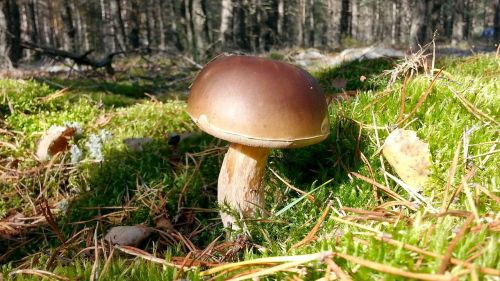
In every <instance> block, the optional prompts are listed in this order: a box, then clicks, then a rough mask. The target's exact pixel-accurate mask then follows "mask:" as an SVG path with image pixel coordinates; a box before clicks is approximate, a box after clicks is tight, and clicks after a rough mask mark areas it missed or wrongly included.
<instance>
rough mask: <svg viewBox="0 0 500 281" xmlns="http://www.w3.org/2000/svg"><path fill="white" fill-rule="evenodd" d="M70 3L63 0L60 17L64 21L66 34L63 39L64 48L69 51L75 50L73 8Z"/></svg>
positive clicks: (67, 0)
mask: <svg viewBox="0 0 500 281" xmlns="http://www.w3.org/2000/svg"><path fill="white" fill-rule="evenodd" d="M71 5H72V3H70V1H69V0H64V1H63V7H62V9H61V18H62V21H63V23H64V33H65V34H66V40H64V49H65V50H68V51H70V52H74V51H76V49H75V48H76V42H75V35H76V30H75V27H74V25H73V12H72V11H74V10H75V9H74V7H73V8H72V7H71Z"/></svg>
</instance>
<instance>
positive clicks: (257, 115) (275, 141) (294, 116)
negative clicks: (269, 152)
mask: <svg viewBox="0 0 500 281" xmlns="http://www.w3.org/2000/svg"><path fill="white" fill-rule="evenodd" d="M187 112H188V114H189V115H190V116H191V118H192V119H193V120H194V122H195V123H196V124H197V125H198V126H199V127H200V128H201V129H202V130H204V131H205V132H207V133H209V134H211V135H213V136H215V137H218V138H221V139H224V140H227V141H229V142H233V143H239V144H243V145H248V146H255V147H269V148H285V147H301V146H307V145H310V144H314V143H317V142H320V141H322V140H324V139H325V138H326V137H327V136H328V134H329V132H330V124H329V121H328V110H327V104H326V100H325V96H324V95H323V93H322V91H321V89H320V88H319V85H318V83H317V82H316V80H315V79H314V78H313V77H312V76H311V75H310V74H309V73H307V72H306V71H305V70H302V69H300V68H298V67H295V66H293V65H291V64H288V63H283V62H278V61H271V60H267V59H263V58H259V57H253V56H224V57H219V58H217V59H216V60H214V61H212V62H210V63H209V64H207V65H206V66H205V67H204V68H203V69H202V70H201V72H200V73H199V74H198V76H197V77H196V79H195V80H194V82H193V84H192V85H191V90H190V94H189V98H188V106H187Z"/></svg>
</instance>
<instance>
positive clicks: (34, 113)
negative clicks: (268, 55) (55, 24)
mask: <svg viewBox="0 0 500 281" xmlns="http://www.w3.org/2000/svg"><path fill="white" fill-rule="evenodd" d="M394 64H395V62H394V61H388V60H383V61H368V62H357V63H351V64H346V65H342V66H340V67H338V68H334V69H326V70H324V71H321V72H317V73H314V75H315V76H316V77H317V78H318V79H319V81H320V84H321V85H322V87H323V88H324V90H325V92H327V93H332V92H336V91H338V89H334V88H332V86H331V85H332V84H331V83H332V80H335V79H338V78H341V79H344V80H346V89H345V90H347V91H351V90H359V93H358V94H357V95H356V96H355V97H351V98H349V99H341V100H334V101H333V102H332V103H331V104H330V106H329V114H330V121H331V132H332V133H331V135H330V136H329V138H328V139H327V140H325V141H324V142H323V143H321V144H318V145H314V146H311V147H308V148H303V149H296V150H275V151H273V152H272V155H271V157H270V159H269V163H268V168H269V171H268V172H267V173H266V176H265V179H264V185H265V187H266V204H267V205H266V206H267V209H268V211H269V212H270V213H271V214H279V215H277V216H270V217H267V218H266V219H265V220H259V219H257V220H249V221H246V222H245V225H246V227H247V232H246V233H247V235H248V236H249V237H250V242H245V241H244V240H243V242H242V240H241V239H238V238H237V237H240V238H241V236H238V235H239V234H240V233H229V232H228V231H227V230H224V229H223V228H222V226H221V224H220V223H219V220H218V213H217V212H216V209H217V206H216V181H217V176H218V170H219V167H220V165H221V163H222V159H223V154H224V150H225V147H226V143H224V142H223V141H220V140H217V139H214V138H212V137H210V136H208V135H206V134H202V133H200V132H198V131H197V129H196V127H195V126H194V124H193V123H192V122H191V121H190V120H189V118H188V116H187V114H186V113H185V102H184V101H183V100H182V98H180V99H178V98H172V96H171V95H168V94H166V95H164V97H165V98H163V99H161V101H155V100H151V99H150V98H149V97H147V96H145V95H144V93H145V92H148V91H150V90H152V88H144V87H142V86H141V87H135V86H133V85H134V84H128V82H127V81H122V82H117V83H116V84H113V83H112V82H110V81H107V82H101V85H106V87H107V88H105V89H103V88H102V87H92V83H89V81H85V80H75V81H69V80H68V81H66V80H64V79H59V80H50V81H49V82H48V83H49V84H45V83H41V82H40V81H38V82H37V81H34V80H27V81H21V80H0V99H1V101H2V102H1V103H0V117H1V118H0V120H2V121H0V129H1V130H0V141H1V142H0V191H1V193H0V238H2V239H0V263H2V265H0V266H1V267H0V270H1V271H0V272H1V273H2V274H3V276H4V278H7V277H9V276H10V277H11V278H13V279H15V280H34V279H37V277H35V275H34V273H33V272H31V273H30V272H25V273H21V272H19V274H14V275H12V272H15V270H21V269H23V270H26V269H38V270H42V271H44V272H45V271H46V272H50V273H53V274H56V275H58V276H60V277H66V278H75V277H78V278H79V279H83V280H88V279H90V277H91V275H92V272H94V274H98V275H100V276H101V277H102V278H100V279H102V280H126V279H127V280H145V279H147V280H170V279H173V278H174V277H177V278H188V279H190V280H201V277H200V272H201V271H203V270H205V269H207V268H206V267H198V268H196V269H193V270H185V271H184V272H179V271H178V270H176V269H174V268H172V267H169V266H166V265H163V266H162V265H158V264H155V263H152V262H149V261H146V260H145V259H141V258H137V257H136V258H133V257H132V256H130V255H125V254H118V253H115V254H114V255H113V257H112V258H111V259H109V260H110V262H109V265H108V266H105V263H106V259H105V257H109V254H110V253H109V249H108V250H106V251H103V250H101V251H98V254H99V257H98V259H97V261H98V262H96V260H95V258H94V254H95V252H94V250H93V247H94V242H93V241H94V240H93V239H94V233H96V234H97V236H96V238H101V237H102V235H104V234H105V233H106V231H107V229H109V228H110V227H112V226H114V225H133V224H141V223H142V224H146V225H148V226H151V227H153V228H155V229H159V230H163V231H165V230H167V228H165V225H164V224H162V222H164V220H163V221H162V220H161V219H159V218H166V219H167V220H168V221H169V222H171V223H172V224H173V228H174V232H173V234H172V233H171V234H170V236H165V235H162V234H161V233H158V232H155V233H154V234H153V235H152V236H151V237H150V238H149V239H148V240H147V241H145V242H144V243H142V244H141V245H140V248H141V249H144V250H145V251H147V252H149V253H154V254H155V255H156V256H159V257H165V260H166V261H170V260H171V261H177V264H181V263H182V259H181V261H178V260H177V259H175V258H174V257H186V255H188V253H189V252H192V254H191V255H192V256H191V258H194V256H195V255H200V253H201V251H202V250H203V249H205V248H207V247H208V250H207V251H208V255H206V256H204V257H199V259H201V260H204V261H210V262H214V263H219V262H234V261H237V260H240V261H249V260H253V259H258V258H266V257H278V256H285V257H286V256H293V257H295V262H297V259H299V262H298V263H297V264H295V265H294V264H292V265H294V266H291V265H290V267H289V268H288V271H283V272H274V274H273V275H271V276H272V277H270V279H285V278H291V277H292V276H296V277H300V278H303V279H307V280H316V279H318V278H323V277H325V274H326V271H328V270H331V269H332V267H331V264H329V262H327V260H330V259H331V261H332V262H335V263H336V264H338V266H339V267H340V268H341V269H342V270H343V271H344V272H345V273H347V274H348V275H350V276H351V277H352V278H353V279H355V280H380V279H384V280H403V279H405V278H404V277H402V276H400V275H397V274H396V275H395V274H389V273H388V272H390V271H388V270H390V268H389V267H393V268H397V269H399V270H402V271H404V272H418V273H428V274H437V273H438V271H439V268H440V267H441V266H442V263H443V258H442V257H441V256H439V257H438V258H434V257H428V256H425V255H422V254H418V253H416V252H415V250H411V249H407V248H405V247H404V246H402V244H398V245H396V246H394V245H391V244H390V243H389V242H387V241H386V242H381V241H380V236H377V235H376V234H377V233H384V237H386V238H387V237H390V238H391V239H393V240H396V241H399V242H401V243H404V244H406V245H413V246H415V247H418V248H419V249H422V250H427V251H430V252H432V253H434V254H439V255H444V254H445V253H447V251H448V248H449V247H450V246H449V245H450V243H451V241H452V239H453V238H454V237H457V236H456V233H458V231H459V230H460V228H461V227H462V226H463V225H464V223H465V222H466V217H467V216H468V214H469V213H468V211H471V210H472V209H471V203H470V201H468V198H467V195H466V193H465V192H463V191H462V192H459V193H457V195H456V196H455V197H454V200H453V201H452V202H451V204H450V208H449V210H450V211H451V210H454V211H460V212H454V213H453V212H451V213H445V214H442V215H439V216H438V215H436V214H432V213H430V212H429V211H428V210H427V209H426V208H424V207H423V206H420V207H418V208H417V209H416V210H411V209H409V208H407V207H401V206H400V207H397V206H396V207H385V208H384V207H383V206H382V207H378V208H377V206H380V205H381V204H382V203H383V202H390V201H392V199H390V198H389V197H387V195H386V194H385V193H384V192H381V191H379V192H378V195H377V197H375V195H374V191H373V186H372V185H371V184H370V183H368V182H366V181H363V180H361V179H359V178H358V177H356V176H355V174H354V173H357V174H360V175H363V176H365V177H368V178H371V179H372V180H374V181H376V182H378V183H381V184H383V185H385V184H386V179H385V178H384V175H383V167H382V163H381V158H380V157H379V154H378V151H379V147H378V144H377V142H378V140H379V141H380V142H383V140H384V139H385V138H386V137H387V135H388V134H389V131H390V130H392V129H393V128H394V127H395V124H396V123H398V120H400V119H398V117H399V116H400V111H401V96H402V94H403V93H404V95H405V97H406V98H405V110H404V114H403V116H408V114H409V113H410V112H412V110H413V109H415V108H416V106H417V104H418V103H419V100H420V99H421V97H422V95H423V93H425V92H426V91H427V90H428V89H429V85H430V83H431V80H432V77H429V76H428V75H424V74H422V75H418V76H416V77H414V78H413V79H411V80H409V81H408V83H407V86H406V90H404V87H403V81H401V80H399V81H397V82H396V83H395V84H394V85H391V86H387V85H386V84H387V81H388V77H384V76H380V75H381V73H382V71H383V70H386V69H390V68H392V67H393V66H394ZM437 67H438V68H441V67H442V68H444V71H443V72H442V74H441V75H440V76H439V77H438V79H437V80H436V83H435V84H434V86H433V87H432V88H431V89H430V93H429V95H428V96H427V98H426V99H425V101H423V103H422V104H421V106H420V107H419V108H418V110H416V111H415V113H414V114H413V115H412V116H409V118H408V119H407V120H406V121H404V122H403V123H401V124H400V125H399V127H405V128H407V129H411V130H415V131H416V132H417V135H418V136H419V137H420V138H421V139H422V140H424V141H425V142H427V143H429V145H430V150H431V154H432V160H433V166H432V175H431V181H430V183H429V185H428V186H427V187H426V188H425V189H424V191H423V193H422V194H423V196H425V197H426V198H428V200H429V201H431V204H432V205H433V207H434V208H436V209H438V210H441V208H442V206H443V205H446V203H447V202H445V201H444V198H450V197H451V193H452V191H453V190H456V189H457V188H458V187H459V186H460V184H461V183H462V179H463V178H464V176H466V174H467V173H472V176H470V177H468V178H467V180H466V181H467V184H468V185H469V187H470V189H471V195H472V199H473V200H472V201H473V203H474V205H475V207H476V208H477V212H478V216H479V218H480V221H476V220H475V219H474V220H473V221H472V222H471V224H470V225H469V226H468V227H467V232H466V233H465V234H464V235H463V236H458V238H459V239H458V238H457V239H458V240H457V245H456V246H455V247H454V248H453V249H451V250H452V252H453V255H452V256H453V257H454V258H456V259H460V260H468V261H469V262H470V263H472V264H473V265H474V267H473V268H472V270H469V269H467V268H466V267H463V266H456V265H454V264H451V265H449V266H447V267H446V271H445V272H443V273H445V274H446V275H447V276H448V277H450V276H457V277H459V278H460V279H461V280H466V279H472V280H474V278H475V276H479V278H486V279H489V280H493V279H494V278H493V277H491V276H489V275H483V273H481V272H480V268H485V267H489V268H500V256H499V254H498V245H497V244H498V240H499V239H500V236H499V232H498V220H499V217H498V213H499V211H500V207H499V206H500V205H499V202H498V196H499V190H498V186H497V182H499V180H500V178H499V177H500V176H499V175H498V172H497V171H498V167H499V166H500V165H499V164H500V163H499V160H498V155H497V154H495V152H492V151H496V150H497V148H496V144H497V143H498V129H499V128H498V126H497V124H495V120H496V122H498V116H500V112H499V110H500V99H499V98H498V97H497V96H498V92H499V88H500V82H499V81H498V79H497V78H496V77H498V75H499V74H500V64H499V61H498V59H497V58H495V57H493V56H487V55H482V56H474V57H469V58H463V59H457V58H444V59H441V60H439V61H438V64H437ZM361 76H365V77H367V80H366V81H365V82H361V81H360V79H359V78H360V77H361ZM46 82H47V81H46ZM56 84H57V85H61V86H63V87H70V88H69V90H67V91H64V92H62V93H61V89H60V88H61V87H57V86H54V85H56ZM124 85H125V86H124ZM126 85H132V86H130V87H132V88H130V87H129V86H126ZM124 87H125V88H124ZM127 87H128V88H127ZM122 90H123V91H122ZM153 90H154V89H153ZM163 90H165V89H162V91H163ZM456 93H459V94H460V95H461V96H463V97H464V98H465V99H466V100H467V101H469V102H470V103H471V104H472V105H473V106H472V107H471V106H466V105H464V103H463V102H461V101H460V99H459V98H458V97H457V94H456ZM478 111H480V112H482V114H478V113H477V112H478ZM488 117H489V118H491V119H493V120H494V121H492V120H490V119H488ZM103 120H105V121H103ZM64 122H78V124H79V125H80V127H81V129H82V133H81V135H79V136H78V138H76V139H75V140H74V143H73V144H74V145H76V146H78V147H79V148H80V149H81V150H82V151H83V157H82V159H80V161H79V162H78V163H77V164H71V163H70V158H71V157H70V155H69V154H68V153H66V154H64V155H61V156H59V157H58V158H57V159H56V160H55V161H53V162H52V163H51V164H49V165H41V164H39V163H38V162H37V161H36V160H35V158H34V156H33V154H34V151H35V149H36V143H37V141H38V140H39V138H40V137H41V134H42V133H43V132H44V131H45V130H47V129H48V128H49V127H50V126H52V125H62V124H64ZM374 127H377V128H378V129H377V130H375V129H374ZM103 131H104V132H107V133H106V134H109V135H110V136H111V138H109V139H103V140H102V141H101V150H102V153H103V157H104V160H103V161H102V162H99V161H96V160H95V159H93V157H92V155H91V153H90V150H89V149H88V147H87V146H86V143H87V142H88V141H89V139H90V138H91V136H92V135H96V136H98V135H102V134H103ZM466 131H470V133H469V134H468V142H467V146H466V148H467V157H464V149H463V147H462V149H461V150H460V151H458V153H459V154H458V155H459V157H458V162H457V165H456V173H455V174H454V175H453V176H452V177H451V178H450V176H449V171H450V169H451V167H452V166H453V161H452V160H453V157H454V155H455V153H457V151H456V150H457V149H456V148H457V145H458V144H459V143H461V142H462V143H463V141H464V132H466ZM174 134H184V135H186V136H187V137H186V138H185V139H184V138H183V139H182V140H181V141H180V142H179V144H177V145H172V144H169V138H170V137H172V136H173V135H174ZM127 138H150V139H151V141H150V142H148V143H147V144H144V145H143V147H142V151H136V150H134V149H133V148H130V147H128V146H127V145H125V144H124V142H123V141H124V140H125V139H127ZM377 138H378V140H377ZM492 147H493V149H492ZM363 158H364V159H366V160H365V161H363ZM384 167H385V169H386V170H387V171H389V172H390V173H391V174H395V172H393V171H392V169H391V168H390V166H389V165H388V163H385V165H384ZM271 170H273V171H275V172H276V174H278V175H279V176H280V177H281V178H282V179H283V180H285V181H286V182H287V183H289V184H292V185H294V186H295V187H297V188H298V189H301V190H302V191H305V192H310V195H311V196H313V197H314V201H313V202H311V201H310V200H307V199H306V198H302V199H301V200H298V199H299V198H301V196H302V195H301V194H300V193H298V192H296V191H294V190H292V189H289V188H287V186H286V184H285V183H284V182H283V181H282V180H281V179H279V178H278V177H276V176H275V175H274V174H273V173H272V172H271ZM471 171H473V172H471ZM372 173H373V175H371V174H372ZM447 182H450V184H451V189H450V190H448V191H447V190H446V186H447ZM388 184H389V186H390V188H391V189H392V190H394V191H395V192H397V193H398V194H399V195H401V196H402V197H404V198H405V199H409V196H408V194H407V193H406V192H405V191H404V190H403V189H401V188H400V187H399V186H398V185H397V184H396V183H395V182H393V181H392V180H390V179H389V180H388ZM302 197H305V196H302ZM43 202H47V204H48V205H49V206H50V208H51V212H52V213H53V215H54V217H55V221H54V222H51V221H50V218H49V219H47V217H44V216H43V215H42V213H43V212H41V206H43ZM327 206H329V207H327ZM345 207H349V208H350V209H349V208H345ZM325 208H326V209H325ZM343 208H344V209H343ZM362 211H373V212H374V213H372V215H371V216H369V215H366V213H362ZM325 212H328V213H327V215H326V217H325V220H324V221H323V222H322V223H320V224H318V225H319V228H317V232H316V233H314V234H315V235H314V236H315V237H314V239H309V240H308V241H306V242H307V243H304V245H303V246H299V247H294V245H296V244H297V243H298V242H299V241H301V240H303V239H304V237H306V236H307V235H308V234H309V233H310V231H311V230H312V228H313V226H314V225H315V224H316V222H318V220H319V219H320V217H321V215H322V214H324V213H325ZM16 214H17V215H18V216H22V217H24V219H25V220H22V221H19V220H18V221H16V222H22V224H21V226H15V227H13V224H7V223H8V222H9V221H10V222H12V221H13V219H12V218H13V216H14V215H16ZM457 214H458V215H457ZM37 218H39V219H40V221H41V222H40V223H34V221H36V219H37ZM495 223H496V224H495ZM7 226H10V227H11V228H7ZM170 231H171V229H170ZM58 232H59V233H60V234H61V235H62V237H63V239H65V240H67V242H66V243H65V245H64V246H61V242H60V238H58V235H57V233H58ZM172 235H173V236H172ZM219 235H223V236H222V238H219V240H218V241H217V242H215V244H211V242H212V241H214V240H215V239H216V238H217V237H218V236H219ZM181 236H182V237H184V239H181V238H179V237H181ZM310 237H312V236H310ZM187 240H189V241H190V242H186V241H187ZM224 241H228V243H226V244H224ZM190 243H191V245H190ZM214 245H215V246H214ZM193 246H194V247H196V249H193ZM87 247H91V248H87ZM325 251H326V252H332V253H334V254H330V255H329V256H328V257H327V258H326V259H322V261H323V262H321V261H320V262H317V261H316V262H311V261H310V260H307V261H304V262H301V261H300V257H302V255H305V254H314V253H319V252H325ZM230 253H234V254H230ZM335 253H340V254H339V255H335ZM341 254H347V255H349V256H352V257H355V258H358V259H362V260H364V261H372V262H376V263H379V264H381V265H382V266H380V265H377V267H376V268H375V269H373V268H372V269H370V268H368V267H366V266H361V265H362V264H363V261H360V260H356V259H354V260H353V259H351V260H348V259H349V258H348V259H346V258H345V257H344V258H343V257H342V255H341ZM315 260H316V259H315ZM287 262H289V261H282V262H279V263H276V262H274V263H271V264H269V263H265V264H260V265H254V266H251V267H250V266H247V267H243V268H236V267H235V268H234V271H227V272H226V274H225V275H221V276H220V277H218V279H224V278H225V277H228V276H231V275H232V274H234V273H236V272H244V271H248V270H249V269H250V268H253V269H258V271H260V270H263V269H264V268H269V267H270V266H276V265H278V264H283V267H287V266H288V265H289V264H287ZM97 264H98V265H99V266H98V267H97V268H95V266H96V265H97ZM93 267H94V270H93ZM104 268H106V270H104ZM388 268H389V269H388ZM271 272H273V270H271ZM38 273H40V272H38ZM247 273H248V272H247ZM9 274H11V275H9ZM40 274H46V273H40ZM0 276H1V275H0ZM212 276H213V275H212ZM436 276H437V275H436Z"/></svg>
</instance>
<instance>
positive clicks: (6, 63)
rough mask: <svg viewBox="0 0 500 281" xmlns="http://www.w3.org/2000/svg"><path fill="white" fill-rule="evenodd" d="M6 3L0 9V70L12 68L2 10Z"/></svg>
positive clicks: (5, 22)
mask: <svg viewBox="0 0 500 281" xmlns="http://www.w3.org/2000/svg"><path fill="white" fill-rule="evenodd" d="M6 5H7V4H6V2H4V3H3V5H2V6H1V7H0V69H10V68H12V62H11V61H10V58H9V46H8V45H7V42H8V40H7V39H8V36H9V35H8V34H7V19H6V18H5V13H4V10H7V9H6Z"/></svg>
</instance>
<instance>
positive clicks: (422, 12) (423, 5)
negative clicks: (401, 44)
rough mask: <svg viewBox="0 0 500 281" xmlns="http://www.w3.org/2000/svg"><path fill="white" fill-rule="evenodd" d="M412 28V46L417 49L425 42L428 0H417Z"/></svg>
mask: <svg viewBox="0 0 500 281" xmlns="http://www.w3.org/2000/svg"><path fill="white" fill-rule="evenodd" d="M413 10H414V12H413V15H412V20H411V28H410V40H409V41H410V48H412V49H413V50H416V49H417V48H418V46H419V45H420V44H424V43H425V39H426V38H425V17H426V10H427V1H426V0H416V1H415V6H414V8H413Z"/></svg>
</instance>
